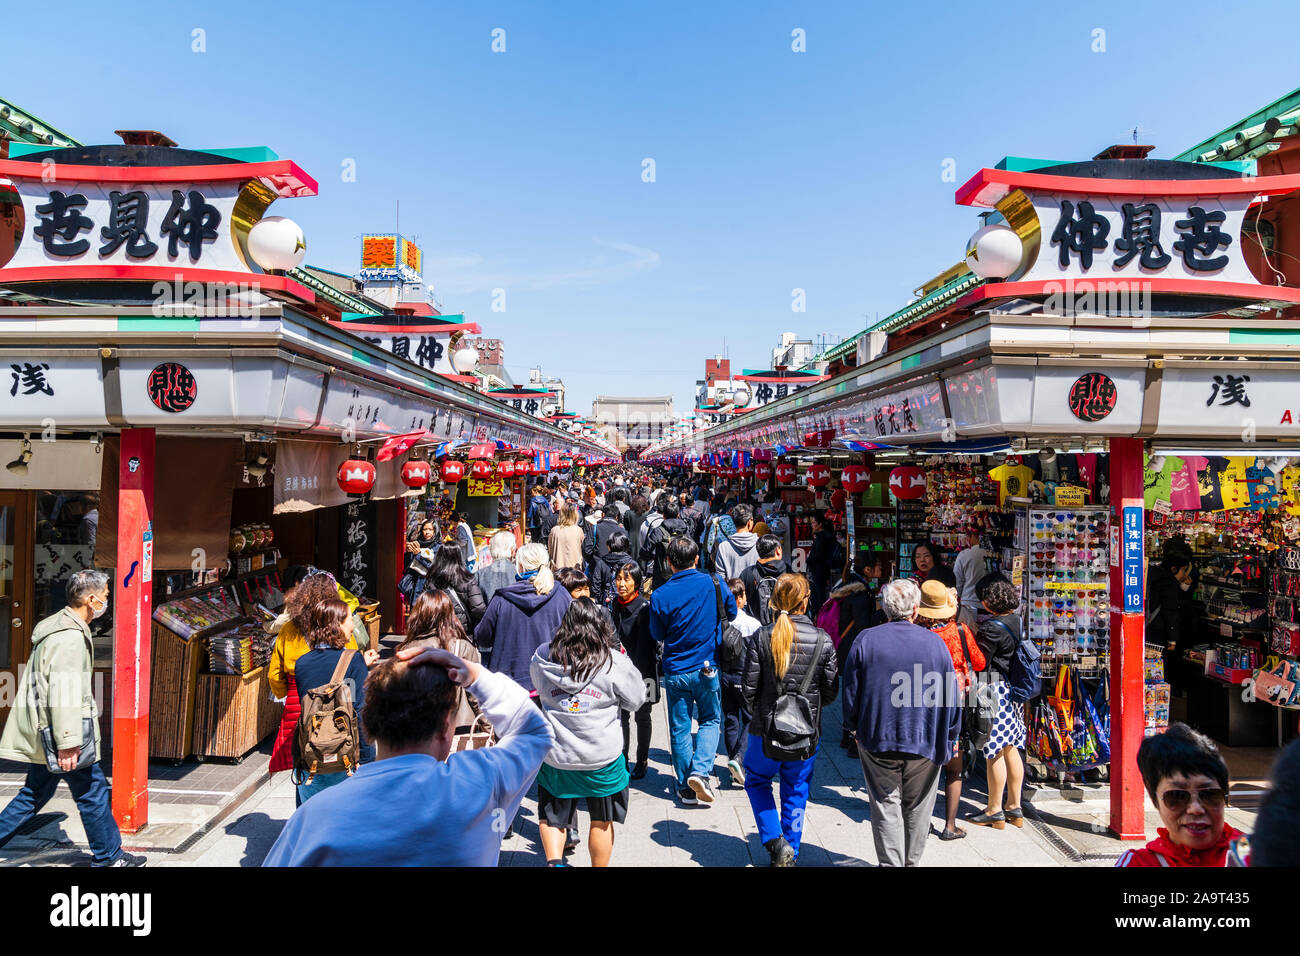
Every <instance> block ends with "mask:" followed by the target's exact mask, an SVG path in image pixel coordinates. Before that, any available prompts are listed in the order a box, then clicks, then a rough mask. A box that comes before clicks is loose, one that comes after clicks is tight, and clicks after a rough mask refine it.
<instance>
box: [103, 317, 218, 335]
mask: <svg viewBox="0 0 1300 956" xmlns="http://www.w3.org/2000/svg"><path fill="white" fill-rule="evenodd" d="M199 328H200V325H199V317H198V316H197V315H195V316H185V315H170V316H151V315H119V316H118V317H117V330H118V331H119V332H197V331H199Z"/></svg>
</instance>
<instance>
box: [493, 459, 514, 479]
mask: <svg viewBox="0 0 1300 956" xmlns="http://www.w3.org/2000/svg"><path fill="white" fill-rule="evenodd" d="M497 474H498V475H500V476H501V477H502V478H513V477H514V476H515V463H514V462H513V461H511V460H510V459H509V458H507V459H506V460H505V461H503V462H501V463H500V464H498V465H497Z"/></svg>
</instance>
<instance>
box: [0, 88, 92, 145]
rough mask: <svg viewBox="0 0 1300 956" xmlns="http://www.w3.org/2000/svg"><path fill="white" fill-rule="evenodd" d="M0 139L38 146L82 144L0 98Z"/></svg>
mask: <svg viewBox="0 0 1300 956" xmlns="http://www.w3.org/2000/svg"><path fill="white" fill-rule="evenodd" d="M0 139H7V140H12V141H13V142H15V143H30V144H32V145H35V146H39V147H50V146H80V145H82V144H81V143H78V142H77V141H76V140H75V139H73V138H72V137H71V136H69V135H68V134H67V133H64V132H62V131H60V130H57V129H55V128H54V127H53V126H51V125H50V124H49V123H46V122H45V121H44V120H41V119H38V118H37V117H35V116H33V115H32V114H31V113H28V112H27V111H26V110H24V109H21V108H20V107H17V106H15V105H14V104H13V103H10V102H9V101H8V100H5V99H0Z"/></svg>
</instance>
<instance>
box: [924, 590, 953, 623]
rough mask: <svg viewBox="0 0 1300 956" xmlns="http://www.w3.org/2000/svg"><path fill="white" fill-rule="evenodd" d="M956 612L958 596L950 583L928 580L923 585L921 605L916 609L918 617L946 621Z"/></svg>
mask: <svg viewBox="0 0 1300 956" xmlns="http://www.w3.org/2000/svg"><path fill="white" fill-rule="evenodd" d="M956 613H957V598H956V595H954V594H953V591H952V589H951V588H950V587H948V585H946V584H944V583H943V582H942V581H926V582H925V583H924V584H922V585H921V606H920V607H918V608H917V609H916V616H917V617H925V618H929V619H930V620H932V621H944V620H947V619H948V618H950V617H952V616H954V615H955V614H956Z"/></svg>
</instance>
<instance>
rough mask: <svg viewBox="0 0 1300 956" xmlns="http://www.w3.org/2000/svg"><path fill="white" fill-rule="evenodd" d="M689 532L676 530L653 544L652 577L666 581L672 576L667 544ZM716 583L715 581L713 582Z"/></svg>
mask: <svg viewBox="0 0 1300 956" xmlns="http://www.w3.org/2000/svg"><path fill="white" fill-rule="evenodd" d="M689 534H690V531H689V530H687V531H678V532H677V533H676V534H670V535H668V536H667V537H665V538H663V539H662V540H660V542H659V543H658V544H657V545H655V557H654V569H653V570H654V579H655V580H656V581H667V580H668V579H669V578H670V577H672V576H673V572H672V568H670V567H668V545H669V544H671V543H672V542H673V541H674V540H676V539H677V538H683V537H686V536H687V535H689ZM714 583H715V584H716V583H717V582H716V581H715V582H714Z"/></svg>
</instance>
